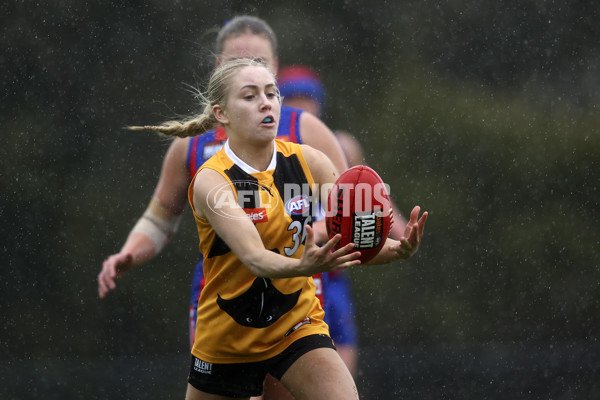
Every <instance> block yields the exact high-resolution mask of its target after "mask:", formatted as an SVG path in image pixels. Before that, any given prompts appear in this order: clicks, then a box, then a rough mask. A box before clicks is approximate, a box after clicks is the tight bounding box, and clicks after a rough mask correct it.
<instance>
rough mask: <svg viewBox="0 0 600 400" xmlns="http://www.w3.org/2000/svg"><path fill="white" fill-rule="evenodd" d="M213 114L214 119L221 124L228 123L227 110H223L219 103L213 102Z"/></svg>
mask: <svg viewBox="0 0 600 400" xmlns="http://www.w3.org/2000/svg"><path fill="white" fill-rule="evenodd" d="M213 115H214V116H215V118H216V120H217V121H219V122H220V123H222V124H224V125H225V124H228V123H229V118H228V117H227V112H225V110H224V109H223V108H221V106H220V105H218V104H215V105H214V106H213Z"/></svg>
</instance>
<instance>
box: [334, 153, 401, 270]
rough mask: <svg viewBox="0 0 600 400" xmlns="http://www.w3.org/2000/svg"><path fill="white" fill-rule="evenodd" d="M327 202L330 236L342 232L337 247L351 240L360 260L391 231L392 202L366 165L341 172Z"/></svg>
mask: <svg viewBox="0 0 600 400" xmlns="http://www.w3.org/2000/svg"><path fill="white" fill-rule="evenodd" d="M327 206H328V207H327V215H326V219H325V222H326V226H327V233H328V235H329V238H330V239H331V238H332V237H333V236H335V235H336V234H338V233H340V234H341V235H342V239H341V240H340V242H339V243H338V244H337V246H336V248H340V247H343V246H345V245H346V244H348V243H350V242H353V243H354V248H355V249H356V250H359V251H360V253H361V256H360V260H361V261H362V262H363V263H364V262H366V261H368V260H370V259H372V258H373V257H375V256H376V255H377V253H379V250H381V248H382V247H383V244H384V243H385V240H386V239H387V237H388V235H389V233H390V227H391V224H392V212H391V211H392V210H391V209H392V203H391V201H390V196H389V194H388V190H387V186H386V184H385V183H383V181H382V180H381V178H380V177H379V175H378V174H377V172H375V171H374V170H373V169H371V168H369V167H367V166H365V165H357V166H356V167H352V168H350V169H349V170H347V171H346V172H344V173H343V174H342V175H340V177H339V178H338V180H337V181H336V183H335V185H334V187H333V189H332V190H331V193H330V194H329V199H328V204H327Z"/></svg>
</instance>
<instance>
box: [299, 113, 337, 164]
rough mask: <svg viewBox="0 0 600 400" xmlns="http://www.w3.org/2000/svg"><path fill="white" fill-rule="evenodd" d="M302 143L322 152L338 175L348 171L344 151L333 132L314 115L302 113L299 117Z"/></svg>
mask: <svg viewBox="0 0 600 400" xmlns="http://www.w3.org/2000/svg"><path fill="white" fill-rule="evenodd" d="M300 136H301V137H302V142H303V143H304V144H306V145H308V146H311V147H313V148H315V149H317V150H320V151H321V152H323V153H324V154H325V155H326V156H327V157H329V159H330V160H331V161H332V163H333V165H335V168H337V171H338V172H339V173H342V172H344V171H345V170H347V169H348V161H346V156H345V155H344V150H343V149H342V146H341V145H340V142H339V141H338V140H337V138H336V137H335V135H334V134H333V132H331V130H330V129H329V128H328V127H327V126H326V125H325V124H324V123H323V122H321V120H320V119H318V118H317V117H315V116H314V115H312V114H310V113H308V112H303V113H302V115H301V116H300Z"/></svg>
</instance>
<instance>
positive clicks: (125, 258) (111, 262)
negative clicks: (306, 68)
mask: <svg viewBox="0 0 600 400" xmlns="http://www.w3.org/2000/svg"><path fill="white" fill-rule="evenodd" d="M132 264H133V255H132V254H131V253H129V252H126V253H124V252H122V253H117V254H113V255H111V256H109V257H108V258H107V259H106V260H104V262H103V263H102V270H101V271H100V273H99V274H98V296H100V298H101V299H103V298H104V297H105V296H106V295H107V294H108V292H110V291H111V290H114V289H115V288H116V287H117V285H116V284H115V280H116V279H117V278H120V277H121V276H123V274H125V272H126V271H127V270H128V269H129V268H131V266H132Z"/></svg>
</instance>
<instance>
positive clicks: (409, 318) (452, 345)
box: [0, 0, 600, 400]
mask: <svg viewBox="0 0 600 400" xmlns="http://www.w3.org/2000/svg"><path fill="white" fill-rule="evenodd" d="M294 3H302V4H294ZM242 13H249V14H252V15H256V16H259V17H261V18H263V19H265V20H266V21H267V22H268V23H269V24H271V26H272V27H273V28H274V30H275V32H276V33H277V35H278V38H279V41H280V49H279V55H280V64H281V65H286V64H298V63H303V64H309V65H312V66H313V67H314V68H315V69H317V70H318V71H319V73H320V74H321V76H322V78H323V79H324V81H325V84H326V86H327V91H328V96H327V104H326V115H325V116H324V118H323V119H324V120H325V121H326V122H327V124H328V125H329V126H330V127H331V128H332V129H344V130H348V131H350V132H352V133H354V134H356V135H357V136H358V138H359V140H360V142H361V143H362V144H363V146H364V148H365V151H366V154H367V158H368V162H369V164H370V165H371V166H372V167H374V168H375V169H376V170H377V171H378V172H379V173H380V174H381V175H382V177H383V179H384V180H385V181H386V182H387V183H389V184H390V185H391V188H392V197H393V198H394V199H395V201H396V203H397V204H398V205H399V207H400V209H401V211H403V212H404V213H408V212H409V211H410V209H411V208H412V206H413V205H415V204H419V205H421V206H422V207H423V208H424V209H426V210H428V211H429V212H430V219H429V221H428V225H427V232H426V237H425V241H424V243H423V245H422V247H421V249H420V251H419V253H418V254H417V255H416V256H415V257H413V258H412V259H410V260H409V261H405V262H399V263H397V264H393V265H388V266H380V267H360V268H355V269H353V270H352V271H351V272H350V274H351V278H352V280H353V283H354V288H355V299H356V306H357V319H358V321H359V326H360V337H361V359H360V372H359V377H358V379H357V383H358V386H359V392H360V394H361V398H363V399H367V400H368V399H397V398H414V399H428V398H431V399H440V398H478V399H479V398H499V399H505V398H553V399H574V398H581V399H588V398H598V396H600V384H599V383H598V382H599V381H598V379H597V378H598V376H600V343H599V342H598V337H599V336H598V328H599V327H600V321H599V319H600V307H599V302H600V268H599V260H600V257H599V254H598V248H599V245H600V226H599V222H600V221H599V219H600V218H599V207H598V202H599V198H600V193H599V184H600V174H599V172H598V171H599V167H600V136H599V134H600V132H599V129H600V113H599V111H600V110H599V104H600V90H599V89H600V74H599V62H600V47H599V43H600V25H599V24H598V23H597V21H598V18H599V17H600V5H599V4H598V3H597V2H595V1H591V0H590V1H583V0H567V1H563V2H552V1H533V0H529V1H528V0H523V1H516V0H509V1H499V0H496V1H475V0H456V1H391V0H390V1H378V0H372V1H359V0H346V1H342V0H330V1H328V2H320V1H306V2H289V1H280V0H272V1H223V0H221V1H214V0H207V1H203V2H199V1H190V0H180V1H174V2H163V1H158V0H153V1H122V2H101V1H100V2H90V1H74V0H63V1H59V2H50V3H48V4H46V3H43V2H34V1H14V0H13V1H9V2H7V3H3V4H2V5H0V22H1V23H0V27H1V29H2V35H1V36H0V44H1V47H0V48H1V49H2V50H1V53H0V66H1V70H2V79H1V80H0V85H1V87H2V101H1V102H0V107H1V112H0V126H1V127H2V132H3V138H4V140H3V145H2V146H0V187H1V192H0V193H1V195H0V216H1V224H0V234H1V238H2V246H1V251H0V254H1V256H0V257H1V258H0V262H1V266H2V268H1V269H0V285H1V286H0V322H1V327H0V360H1V362H0V398H1V399H37V398H41V397H44V398H49V399H71V398H73V399H78V398H90V399H121V398H122V399H133V398H161V399H162V398H164V399H170V398H173V399H176V398H183V396H184V393H185V386H186V375H187V370H188V362H189V359H188V353H189V351H188V334H187V323H188V321H187V313H188V311H187V308H188V297H189V288H190V283H191V276H192V271H193V265H194V264H195V261H196V255H197V250H196V249H197V243H196V232H195V226H194V223H193V218H192V216H191V212H190V211H189V210H187V211H186V217H185V218H184V222H183V224H182V227H181V229H180V232H179V233H178V234H177V235H176V236H175V238H174V240H173V241H172V243H171V244H170V245H169V246H168V247H167V248H166V249H165V250H164V251H163V252H162V253H161V254H160V255H159V256H158V257H157V258H156V259H155V260H153V261H152V262H151V263H149V264H147V265H145V266H143V267H142V268H140V269H139V270H137V271H135V272H133V273H130V274H129V275H127V276H126V277H125V278H123V279H122V280H120V281H119V282H118V290H116V291H115V292H114V293H112V294H111V295H110V296H109V297H108V298H107V299H105V300H102V301H100V300H99V299H98V297H97V291H96V275H97V274H98V272H99V271H100V267H101V263H102V261H103V259H104V258H105V257H106V256H108V255H109V254H111V253H113V252H115V251H117V250H118V249H119V248H120V246H121V244H122V243H123V241H124V240H125V238H126V236H127V234H128V232H129V230H130V228H131V227H132V226H133V224H134V223H135V222H136V220H137V219H138V217H139V216H140V215H141V214H142V212H143V211H144V209H145V208H146V205H147V203H148V201H149V199H150V196H151V194H152V191H153V188H154V186H155V183H156V180H157V176H158V173H159V170H160V165H161V161H162V157H163V155H164V153H165V151H166V149H167V147H168V144H169V142H168V140H166V139H164V138H161V137H158V136H156V135H152V134H148V133H132V132H127V131H125V130H123V129H122V127H123V126H126V125H129V124H143V123H154V122H160V121H162V120H164V119H167V118H171V117H173V116H177V115H185V114H188V113H190V112H194V111H195V110H196V104H195V103H194V99H193V96H192V95H191V94H190V92H189V90H188V88H187V87H186V85H187V84H191V85H199V86H202V84H203V83H204V79H205V77H206V76H207V74H208V73H209V72H210V68H211V67H212V63H213V59H212V58H211V55H212V54H213V49H212V43H213V42H214V38H215V33H216V31H217V30H218V29H219V27H220V26H221V25H222V24H223V23H224V21H226V20H228V19H230V18H231V17H233V16H234V15H237V14H242Z"/></svg>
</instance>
